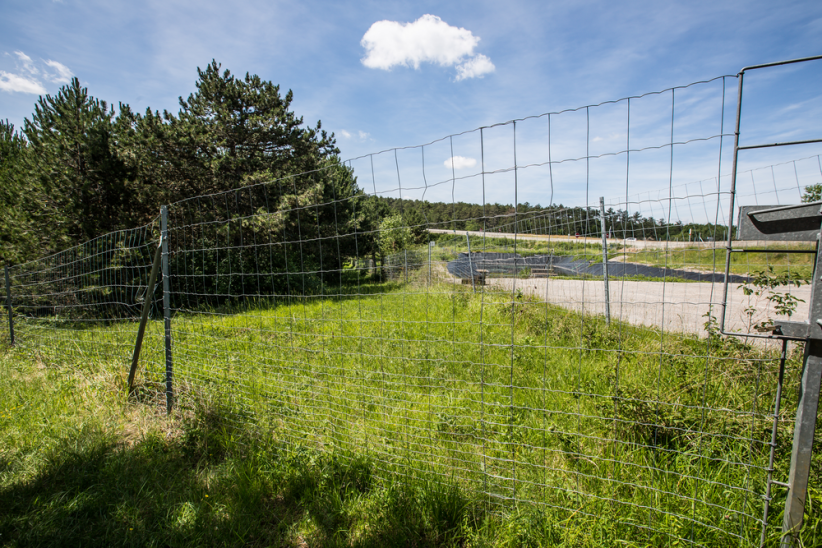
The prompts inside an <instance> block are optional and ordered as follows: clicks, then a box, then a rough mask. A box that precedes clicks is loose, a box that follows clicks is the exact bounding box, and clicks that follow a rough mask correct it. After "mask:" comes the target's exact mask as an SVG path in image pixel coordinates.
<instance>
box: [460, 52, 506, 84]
mask: <svg viewBox="0 0 822 548" xmlns="http://www.w3.org/2000/svg"><path fill="white" fill-rule="evenodd" d="M496 68H497V67H495V66H494V63H492V62H491V59H489V58H488V57H486V56H485V55H483V54H481V53H480V54H479V55H475V56H474V57H471V58H470V59H468V60H467V61H465V62H463V63H460V64H459V65H457V82H459V81H460V80H465V79H466V78H482V77H483V76H485V75H486V74H488V73H489V72H494V71H495V70H496Z"/></svg>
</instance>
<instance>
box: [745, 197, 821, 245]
mask: <svg viewBox="0 0 822 548" xmlns="http://www.w3.org/2000/svg"><path fill="white" fill-rule="evenodd" d="M820 208H822V202H813V203H809V204H798V205H791V206H778V205H776V206H761V205H757V206H741V207H740V208H739V219H738V224H737V226H739V235H738V239H739V240H772V241H777V242H784V241H801V242H815V241H816V239H817V235H818V234H819V227H820V225H822V214H820Z"/></svg>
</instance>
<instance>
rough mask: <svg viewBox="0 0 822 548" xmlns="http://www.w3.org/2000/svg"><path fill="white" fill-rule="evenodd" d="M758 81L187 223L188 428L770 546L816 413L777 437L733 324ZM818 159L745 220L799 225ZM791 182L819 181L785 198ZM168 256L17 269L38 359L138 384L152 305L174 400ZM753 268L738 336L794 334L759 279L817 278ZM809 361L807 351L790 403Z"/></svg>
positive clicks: (784, 264)
mask: <svg viewBox="0 0 822 548" xmlns="http://www.w3.org/2000/svg"><path fill="white" fill-rule="evenodd" d="M735 83H736V79H735V78H734V77H720V78H717V79H714V80H711V81H707V82H699V83H696V84H692V85H689V86H685V87H681V88H674V89H669V90H665V91H663V92H658V93H653V94H647V95H644V96H641V97H632V98H629V99H622V100H619V101H611V102H607V103H603V104H600V105H595V106H588V107H583V108H581V109H574V110H569V111H563V112H558V113H550V114H546V115H543V116H540V117H533V118H528V119H523V120H517V121H512V122H508V123H505V124H499V125H496V126H492V127H484V128H481V129H478V130H476V131H473V132H467V133H463V134H458V135H453V136H450V137H447V138H445V139H442V140H439V141H435V142H433V143H429V144H427V145H423V146H419V147H409V148H403V149H392V150H389V151H384V152H381V153H377V154H373V155H368V156H365V157H361V158H355V159H352V160H350V161H348V162H345V163H344V164H339V163H329V164H328V165H327V166H326V167H324V168H323V169H321V170H319V171H317V172H313V173H307V174H299V175H295V176H292V177H288V178H284V179H281V180H277V181H273V182H269V183H264V184H257V185H254V186H248V187H244V188H239V189H236V190H232V191H229V192H225V193H220V194H215V195H210V196H200V197H195V198H191V199H188V200H185V201H182V202H179V203H175V204H171V205H170V206H168V211H169V213H168V233H167V238H168V240H167V243H168V254H167V259H168V261H167V264H168V266H167V272H166V275H167V276H168V280H169V283H170V286H169V295H168V297H169V302H170V310H168V311H167V312H169V313H170V315H171V317H172V342H173V370H174V383H175V392H176V396H177V398H179V402H180V405H182V406H185V404H186V401H190V400H191V399H193V398H197V397H202V396H204V395H208V396H209V397H213V398H217V399H219V400H220V401H222V402H223V403H224V404H225V405H226V406H227V407H226V408H227V409H230V410H231V414H230V416H231V418H232V420H233V421H234V422H235V423H236V424H238V425H242V426H244V427H253V428H255V429H257V430H259V431H261V432H264V433H266V435H268V436H271V437H272V438H274V439H277V440H281V441H282V442H283V443H284V444H287V445H288V446H291V447H296V446H311V447H319V448H326V449H328V450H335V451H337V450H338V451H340V454H341V455H349V456H350V455H354V454H364V455H367V456H368V457H369V458H370V459H371V460H372V461H373V462H374V463H375V467H376V471H377V472H376V474H377V476H378V477H379V478H381V479H382V480H384V481H386V482H391V481H402V478H403V477H409V476H424V477H426V478H435V479H438V480H439V481H442V482H456V483H458V484H460V485H462V486H464V487H465V488H467V489H470V490H472V491H474V492H477V493H480V494H482V495H483V496H484V500H486V501H487V504H488V506H489V507H490V508H491V509H494V510H498V511H505V509H506V508H509V507H511V506H512V505H513V504H514V503H517V504H528V505H532V506H534V507H536V508H541V509H542V510H543V511H544V512H546V513H549V514H550V515H551V516H552V517H553V519H556V521H557V522H562V521H564V520H572V521H575V522H578V523H583V524H585V523H589V524H591V525H592V526H594V525H597V524H599V525H600V526H601V525H602V524H603V523H607V530H608V535H610V537H609V538H610V540H612V541H614V542H617V541H620V540H631V541H641V542H643V543H646V544H648V545H666V546H667V545H670V544H674V543H683V544H691V545H696V546H720V545H722V546H724V545H731V544H733V545H740V546H754V545H758V544H759V541H760V535H761V533H762V530H763V529H765V528H767V527H768V526H774V525H775V524H776V521H775V520H777V519H779V516H778V513H776V512H772V513H771V517H770V519H768V523H766V522H765V518H763V515H765V506H766V504H768V502H769V500H766V499H763V497H764V496H765V494H766V489H767V487H768V472H769V469H770V466H769V460H768V459H769V452H770V449H771V446H772V443H771V440H772V433H773V429H774V428H776V432H777V436H776V440H777V445H778V447H779V448H780V454H782V460H780V461H778V462H777V470H776V474H777V476H778V475H779V473H781V472H785V470H786V468H787V464H786V462H784V453H785V451H782V450H783V449H784V448H785V447H787V446H788V445H789V440H790V436H791V432H792V424H791V420H790V419H791V417H793V415H794V413H795V409H796V401H795V400H796V395H795V393H794V392H793V391H791V390H785V392H784V393H783V401H782V402H781V408H780V412H779V415H778V416H776V417H775V416H774V408H775V404H776V401H775V397H776V388H777V378H778V376H779V370H780V354H779V349H778V348H774V347H772V346H769V345H768V344H766V343H759V342H752V341H744V340H742V341H739V340H736V339H724V338H722V337H720V336H719V335H718V333H717V328H716V323H715V321H714V318H715V317H717V316H718V309H719V307H721V306H722V291H721V288H722V284H723V282H724V273H723V269H724V244H723V243H722V242H723V241H724V239H725V238H726V237H727V231H728V230H729V229H730V227H729V222H730V221H732V220H729V219H728V218H727V215H728V207H729V198H730V184H729V181H728V177H727V176H726V173H727V172H728V170H729V167H730V163H729V162H728V148H729V142H732V141H729V140H730V139H732V135H730V134H729V130H728V128H729V127H731V125H730V124H729V122H728V120H729V118H728V117H729V112H731V113H732V110H733V109H730V108H726V107H727V106H728V105H729V104H730V101H732V100H733V99H734V97H729V94H728V93H727V90H728V84H731V85H733V84H735ZM730 95H731V96H732V95H733V93H731V94H730ZM723 147H724V148H723ZM730 148H731V149H732V148H733V147H732V146H730ZM814 161H815V162H817V163H818V162H819V157H818V156H814V157H812V158H803V159H801V160H792V161H791V162H789V163H787V164H784V163H781V164H778V165H776V164H775V165H774V166H769V168H766V169H759V170H751V171H750V172H749V173H748V174H745V173H742V174H740V177H739V179H740V180H741V181H742V180H744V179H745V177H748V176H750V181H751V186H750V188H747V187H745V186H744V185H741V186H739V187H738V195H737V201H738V202H740V203H742V204H745V203H748V202H752V201H753V202H755V203H760V202H762V203H777V204H779V203H795V202H798V201H799V200H800V199H801V197H802V194H803V192H804V189H805V188H806V187H809V186H812V185H814V184H818V183H819V182H822V171H820V172H816V173H814V172H812V170H808V169H806V167H807V165H810V163H812V162H814ZM786 165H787V166H789V167H792V168H793V173H794V175H795V180H787V179H785V178H783V177H782V176H781V174H782V173H783V172H784V171H785V169H784V166H786ZM769 173H770V175H769V176H770V177H771V179H770V180H768V181H767V183H766V182H763V181H766V178H765V176H766V175H768V174H769ZM800 173H802V174H803V178H802V179H800ZM777 175H779V177H778V176H777ZM691 181H696V182H691ZM763 185H764V188H763ZM600 197H603V198H604V207H603V208H602V209H601V208H600V206H599V199H600ZM531 201H534V202H539V203H545V204H549V205H547V206H545V207H539V208H535V207H533V206H531V205H530V204H529V202H531ZM434 202H438V203H443V202H444V203H446V204H449V205H450V217H449V218H445V219H443V218H442V215H441V212H439V211H434V208H433V206H431V204H432V203H434ZM563 202H564V203H576V204H582V205H580V206H575V207H569V206H563V205H561V204H562V203H563ZM500 203H503V204H504V203H510V204H514V205H513V206H512V207H511V208H510V209H509V210H504V211H503V210H501V209H500V208H499V207H492V206H499V204H500ZM386 204H387V205H386ZM465 204H480V205H481V206H482V214H480V215H477V214H476V213H475V210H471V209H468V208H466V207H464V206H465ZM492 210H493V212H492ZM521 210H522V211H521ZM472 211H474V213H472ZM466 212H468V213H466ZM489 212H490V213H489ZM437 215H439V217H438V216H437ZM390 219H394V221H393V224H392V222H390ZM603 232H604V234H603ZM158 239H159V223H158V222H155V223H152V224H151V225H148V226H145V227H141V228H138V229H134V230H129V231H122V232H117V233H113V234H109V235H106V236H102V237H100V238H98V239H96V240H93V241H91V242H88V243H85V244H83V245H81V246H78V247H76V248H72V249H69V250H67V251H64V252H61V253H59V254H57V255H54V256H51V257H47V258H44V259H42V260H39V261H35V262H32V263H28V264H25V265H20V266H17V267H14V268H13V269H12V270H11V278H12V300H13V306H14V310H15V314H16V319H15V321H16V328H17V330H18V337H17V338H18V341H19V343H20V345H21V346H22V347H23V348H24V349H26V350H27V351H29V352H31V353H32V354H35V355H37V356H39V357H40V358H41V359H44V360H54V361H60V362H63V363H66V364H77V363H81V362H82V360H87V359H98V360H105V361H110V362H112V363H117V364H122V366H123V367H124V368H127V364H128V363H129V362H130V358H131V353H132V351H133V344H134V334H135V332H136V329H137V323H136V320H137V319H138V318H139V314H140V309H141V306H142V303H143V299H145V298H147V297H146V296H147V295H148V296H149V297H148V298H152V299H153V310H154V311H153V313H152V320H151V321H150V325H149V328H148V335H147V338H146V343H145V347H144V349H143V360H142V363H143V369H142V370H141V372H140V375H139V378H140V379H141V380H140V382H141V383H142V384H141V386H142V387H143V389H144V390H145V391H146V392H152V391H154V392H153V393H154V394H155V395H156V396H157V397H158V398H161V397H162V393H163V391H164V390H165V388H164V386H165V385H164V382H165V359H164V356H163V343H162V337H163V328H162V324H161V323H160V321H161V320H162V315H163V310H162V300H161V299H160V289H159V287H158V288H157V290H156V291H154V288H147V287H146V284H147V280H148V273H149V270H150V268H151V262H152V257H153V252H154V249H156V247H157V243H158ZM603 242H604V243H603ZM717 242H720V243H717ZM802 245H803V244H796V247H797V248H800V247H801V246H802ZM469 248H470V249H469ZM740 260H741V261H742V262H739V263H734V264H733V268H732V274H733V276H734V277H733V278H732V279H731V280H730V281H731V284H732V287H733V288H734V291H735V292H736V293H734V297H733V298H732V299H729V317H730V318H732V321H733V322H737V324H738V327H739V329H740V330H745V329H752V328H753V327H754V326H755V325H756V324H757V323H760V322H762V321H765V320H766V319H767V318H772V317H775V315H776V314H777V311H776V310H775V309H774V307H773V303H772V301H768V297H769V296H770V295H771V294H770V293H768V292H765V291H760V292H759V293H756V291H757V290H758V288H757V286H755V285H753V282H754V280H756V279H757V276H759V277H760V278H761V274H758V273H761V272H769V271H768V269H769V268H771V269H775V270H773V271H771V272H772V273H773V272H775V274H774V275H786V276H788V278H789V279H790V280H793V281H794V282H793V285H790V284H789V285H784V286H780V287H779V289H778V290H779V291H789V292H791V294H793V295H796V296H797V298H802V296H803V295H804V293H802V291H803V290H804V289H805V286H802V285H800V286H798V287H797V286H796V283H797V281H799V282H801V281H802V280H805V279H807V277H809V276H810V269H811V268H812V262H810V261H805V256H804V255H801V254H778V253H777V252H773V253H770V252H766V253H760V254H753V253H751V254H745V255H744V257H742V258H741V259H740ZM606 266H607V270H608V278H607V280H606V277H605V270H606V268H605V267H606ZM606 281H607V291H606ZM747 290H750V292H748V291H747ZM804 301H805V303H801V302H800V303H799V305H798V306H799V309H797V310H796V314H797V315H798V316H800V317H801V316H803V315H804V312H803V311H802V308H801V307H802V306H805V307H807V302H808V299H807V298H806V299H804ZM805 312H807V310H805ZM737 324H734V325H737ZM800 363H801V362H800V357H799V355H798V353H797V352H793V353H791V354H790V356H789V357H788V369H787V373H786V379H787V380H786V385H787V386H791V385H795V384H796V383H797V379H798V373H799V371H798V369H799V364H800ZM775 419H776V420H775ZM774 425H776V427H774ZM782 479H784V478H782ZM776 529H777V527H773V531H774V532H773V533H769V534H770V535H771V537H772V538H773V539H778V533H777V532H776ZM768 531H770V529H768Z"/></svg>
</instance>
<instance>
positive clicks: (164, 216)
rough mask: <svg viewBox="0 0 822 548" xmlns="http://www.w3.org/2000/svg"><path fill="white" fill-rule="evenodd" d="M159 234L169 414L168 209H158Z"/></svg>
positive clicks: (171, 398) (171, 399) (168, 408)
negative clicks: (161, 259)
mask: <svg viewBox="0 0 822 548" xmlns="http://www.w3.org/2000/svg"><path fill="white" fill-rule="evenodd" d="M160 234H161V237H162V241H163V243H162V246H163V261H162V262H163V325H164V327H165V343H166V412H167V413H169V414H171V408H172V407H173V406H174V390H173V384H172V379H173V376H174V362H173V361H172V359H171V295H170V294H169V293H170V291H171V283H170V280H169V279H168V207H167V206H162V207H161V208H160Z"/></svg>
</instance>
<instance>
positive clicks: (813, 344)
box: [719, 55, 822, 548]
mask: <svg viewBox="0 0 822 548" xmlns="http://www.w3.org/2000/svg"><path fill="white" fill-rule="evenodd" d="M820 60H822V55H816V56H813V57H804V58H802V59H791V60H787V61H778V62H776V63H766V64H763V65H754V66H749V67H745V68H743V69H742V70H740V71H739V74H738V75H737V77H738V79H739V88H738V90H737V103H736V131H735V132H734V155H733V166H732V168H731V189H730V190H731V192H730V217H729V222H730V223H731V226H729V227H728V228H729V230H728V239H727V245H726V254H725V279H724V282H723V297H722V315H721V317H720V322H719V332H720V333H721V334H722V335H731V336H746V337H753V338H763V337H765V338H767V337H769V336H768V335H760V334H750V333H747V334H746V333H736V332H731V331H729V330H728V329H727V327H726V325H725V321H726V312H727V305H728V285H729V281H728V280H729V276H730V266H731V254H732V253H734V252H735V251H742V252H744V251H746V250H734V249H733V221H732V219H733V214H734V208H735V198H736V182H737V181H736V179H737V169H738V165H739V164H738V157H739V152H740V151H743V150H756V149H763V148H772V147H783V146H793V145H805V144H811V143H822V139H820V138H817V139H805V140H800V141H783V142H771V143H767V142H766V143H759V144H751V145H744V146H741V145H740V144H739V140H740V134H741V131H740V128H741V120H742V86H743V82H744V78H745V73H746V72H748V71H752V70H758V69H767V68H771V67H779V66H784V65H792V64H795V63H805V62H809V61H820ZM820 207H822V202H814V203H809V204H801V205H794V206H781V207H780V206H776V207H774V206H743V207H740V212H739V222H738V224H737V226H738V230H739V235H738V239H739V240H753V239H755V238H759V239H761V240H775V241H786V240H798V241H816V242H817V244H816V262H815V264H814V271H813V282H812V286H811V287H812V289H811V306H810V309H811V310H810V316H809V318H808V321H807V322H796V321H775V322H774V324H775V329H774V335H776V336H782V337H784V338H788V339H793V340H804V341H805V359H804V362H803V366H802V383H801V386H800V394H799V402H798V408H797V411H796V426H795V428H794V438H793V449H792V451H791V468H790V477H789V480H788V500H787V502H786V504H785V514H784V520H783V522H782V532H783V534H782V542H781V545H782V546H783V547H785V548H787V547H793V546H794V545H796V544H799V532H800V530H801V529H802V521H803V518H804V513H805V501H806V499H807V495H808V477H809V474H810V465H811V454H812V447H813V436H814V431H815V430H816V416H817V410H818V408H819V390H820V384H822V382H821V381H822V279H820V276H822V268H820V267H822V255H820V237H822V230H820V222H821V221H822V210H820ZM772 483H776V482H772ZM766 526H767V523H763V527H766Z"/></svg>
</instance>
